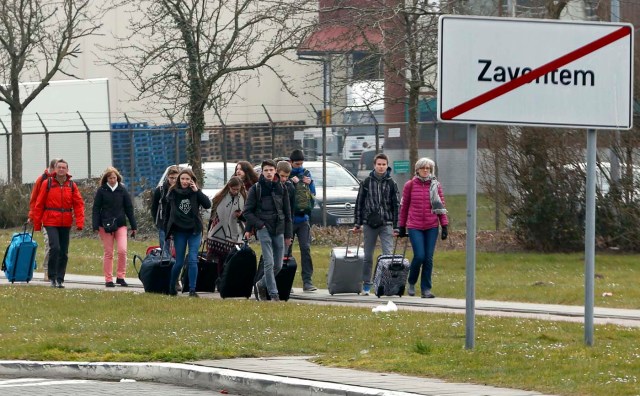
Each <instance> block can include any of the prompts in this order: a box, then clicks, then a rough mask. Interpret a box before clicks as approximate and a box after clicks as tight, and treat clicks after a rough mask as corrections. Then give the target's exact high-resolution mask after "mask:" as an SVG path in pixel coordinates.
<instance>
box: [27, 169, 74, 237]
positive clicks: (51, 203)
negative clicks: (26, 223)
mask: <svg viewBox="0 0 640 396" xmlns="http://www.w3.org/2000/svg"><path fill="white" fill-rule="evenodd" d="M49 180H51V188H48V183H49ZM72 184H73V186H72ZM47 190H48V191H47ZM72 211H73V214H72ZM74 215H75V218H76V227H77V228H78V229H79V230H81V229H82V227H83V226H84V201H83V200H82V195H80V190H78V186H77V185H75V183H73V182H72V181H71V175H69V174H68V175H67V180H66V181H65V182H64V183H63V184H62V185H60V183H58V180H57V179H56V178H55V177H51V178H47V179H45V180H43V181H42V183H41V184H40V192H39V194H38V199H37V200H36V205H35V207H34V209H33V229H34V230H35V231H40V230H41V229H42V226H45V227H71V226H72V225H73V216H74Z"/></svg>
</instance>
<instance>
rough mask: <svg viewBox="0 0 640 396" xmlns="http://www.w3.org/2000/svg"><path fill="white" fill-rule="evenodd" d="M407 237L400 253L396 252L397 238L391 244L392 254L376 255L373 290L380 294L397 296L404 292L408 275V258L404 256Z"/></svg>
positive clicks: (377, 294)
mask: <svg viewBox="0 0 640 396" xmlns="http://www.w3.org/2000/svg"><path fill="white" fill-rule="evenodd" d="M408 239H409V238H406V239H405V242H404V250H403V251H402V255H399V254H396V248H397V247H398V238H396V241H395V243H394V245H393V253H392V254H383V255H380V256H378V260H377V262H376V271H375V276H374V278H373V292H374V293H375V295H376V296H378V298H380V296H399V297H402V295H403V294H404V289H405V285H406V284H407V277H408V276H409V267H410V266H411V265H410V263H409V260H408V259H406V258H405V256H406V254H407V245H408V244H409V242H408Z"/></svg>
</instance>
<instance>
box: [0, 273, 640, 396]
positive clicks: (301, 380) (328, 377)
mask: <svg viewBox="0 0 640 396" xmlns="http://www.w3.org/2000/svg"><path fill="white" fill-rule="evenodd" d="M41 279H42V274H35V279H34V280H33V281H32V282H31V284H33V285H46V284H45V283H44V282H43V281H42V280H41ZM127 282H129V284H130V287H129V288H122V287H116V288H109V289H106V288H105V287H104V279H103V278H102V277H101V276H85V275H73V274H67V276H66V282H65V285H66V286H67V287H69V288H88V289H89V288H90V289H100V290H104V291H107V292H120V291H129V292H137V293H141V292H143V291H144V290H143V288H142V284H141V283H140V281H139V280H138V279H135V278H130V279H127ZM6 284H7V281H6V278H4V277H3V276H0V285H3V286H6ZM200 295H201V297H202V298H213V299H219V298H220V297H219V295H218V294H217V293H201V294H200ZM184 296H185V297H184V298H187V297H186V295H184ZM390 299H391V300H393V301H394V303H395V304H396V305H397V306H398V309H400V310H403V309H405V310H409V309H410V310H420V311H434V312H457V313H464V312H465V301H464V300H461V299H448V298H435V299H421V298H417V297H408V296H407V297H402V298H398V297H394V298H389V297H387V298H380V299H379V298H377V297H375V296H359V295H355V294H353V295H347V294H341V295H334V296H331V295H330V294H329V293H328V291H327V290H318V291H317V292H313V293H304V292H302V290H301V289H295V293H294V294H292V296H291V300H292V301H296V302H301V303H302V302H304V303H309V304H340V305H358V306H366V307H375V306H378V305H382V304H386V302H387V301H389V300H390ZM475 307H476V314H478V315H507V316H518V317H532V318H541V319H547V320H568V321H577V322H582V321H583V320H584V319H583V313H584V309H583V308H582V307H579V306H563V305H548V304H524V303H511V302H500V301H485V300H477V301H476V302H475ZM594 317H595V319H594V321H595V323H597V324H601V323H614V324H618V325H623V326H630V327H640V310H629V309H613V308H595V311H594ZM0 374H3V375H13V376H29V377H32V376H44V377H46V376H55V377H66V378H86V379H102V380H105V379H107V380H120V379H122V378H131V379H136V380H150V381H157V382H165V383H171V384H177V385H186V386H198V387H202V388H207V389H211V390H216V391H222V390H224V391H228V392H230V393H239V394H246V395H258V394H260V395H350V396H356V395H363V396H364V395H389V396H409V395H427V396H429V395H463V396H477V395H504V396H520V395H541V394H540V393H537V392H530V391H524V390H517V389H506V388H496V387H490V386H483V385H475V384H466V383H450V382H444V381H441V380H438V379H430V378H421V377H411V376H404V375H398V374H388V373H372V372H364V371H360V370H351V369H339V368H331V367H324V366H320V365H317V364H315V363H312V362H310V361H309V360H308V358H307V357H276V358H258V359H248V358H244V359H225V360H206V361H196V362H189V363H188V364H170V363H93V362H26V361H0Z"/></svg>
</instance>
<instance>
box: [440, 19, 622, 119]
mask: <svg viewBox="0 0 640 396" xmlns="http://www.w3.org/2000/svg"><path fill="white" fill-rule="evenodd" d="M630 34H631V28H630V27H629V26H623V27H621V28H620V29H618V30H616V31H614V32H611V33H609V34H607V35H606V36H604V37H602V38H600V39H598V40H596V41H594V42H591V43H589V44H587V45H585V46H583V47H580V48H578V49H577V50H575V51H572V52H569V53H568V54H566V55H563V56H561V57H560V58H558V59H555V60H553V61H551V62H549V63H547V64H545V65H542V66H540V67H539V68H537V69H535V70H532V71H531V72H529V73H527V74H523V75H521V76H520V77H518V78H515V79H513V80H511V81H509V82H506V83H504V84H502V85H500V86H498V87H496V88H494V89H492V90H491V91H488V92H486V93H483V94H482V95H479V96H476V97H475V98H473V99H471V100H468V101H466V102H464V103H462V104H460V105H458V106H456V107H453V108H451V109H449V110H447V111H445V112H443V113H442V115H441V118H442V119H443V120H451V119H454V118H455V117H457V116H459V115H460V114H464V113H466V112H467V111H469V110H473V109H475V108H476V107H478V106H481V105H483V104H485V103H487V102H489V101H490V100H492V99H495V98H497V97H498V96H502V95H504V94H506V93H507V92H511V91H513V90H514V89H516V88H518V87H521V86H523V85H524V84H527V83H530V82H531V81H533V80H535V79H536V78H539V77H542V76H544V75H545V74H547V73H550V72H552V71H554V70H556V69H558V68H560V67H562V66H564V65H566V64H568V63H571V62H573V61H575V60H577V59H580V58H582V57H583V56H586V55H588V54H590V53H592V52H594V51H597V50H599V49H600V48H602V47H604V46H607V45H609V44H611V43H613V42H614V41H617V40H619V39H621V38H623V37H626V36H628V35H630Z"/></svg>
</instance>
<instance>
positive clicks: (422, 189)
mask: <svg viewBox="0 0 640 396" xmlns="http://www.w3.org/2000/svg"><path fill="white" fill-rule="evenodd" d="M430 188H431V181H430V180H429V181H426V182H424V181H422V180H420V178H419V177H417V176H414V177H413V179H411V180H409V181H408V182H406V183H405V185H404V188H403V189H402V201H401V204H400V218H399V220H398V226H399V227H407V228H412V229H414V230H428V229H431V228H436V227H438V225H439V224H442V225H443V226H445V225H448V224H449V219H448V218H447V215H446V214H441V215H437V214H434V213H431V199H430V195H429V189H430ZM438 195H439V196H440V200H441V201H442V204H443V205H444V203H445V202H444V194H443V192H442V185H439V186H438Z"/></svg>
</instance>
